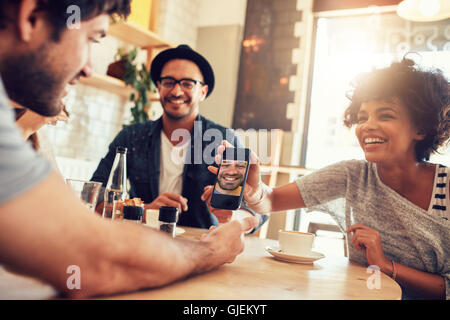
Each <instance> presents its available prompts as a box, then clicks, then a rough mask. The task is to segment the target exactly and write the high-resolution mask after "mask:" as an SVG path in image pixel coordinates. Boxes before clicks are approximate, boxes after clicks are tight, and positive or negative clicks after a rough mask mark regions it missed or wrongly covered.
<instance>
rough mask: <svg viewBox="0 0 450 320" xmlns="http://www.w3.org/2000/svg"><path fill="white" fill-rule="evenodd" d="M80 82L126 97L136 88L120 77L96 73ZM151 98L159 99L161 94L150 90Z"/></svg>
mask: <svg viewBox="0 0 450 320" xmlns="http://www.w3.org/2000/svg"><path fill="white" fill-rule="evenodd" d="M80 83H81V84H84V85H88V86H92V87H95V88H97V89H101V90H106V91H109V92H112V93H116V94H118V95H121V96H123V97H125V98H127V99H128V98H129V97H130V94H131V93H132V92H133V91H134V89H132V88H130V87H127V86H126V85H125V83H124V82H123V81H121V80H119V79H116V78H113V77H110V76H107V75H102V74H98V73H94V74H93V75H92V76H91V77H89V78H84V77H81V78H80ZM149 99H150V100H151V101H159V94H157V93H154V92H150V94H149Z"/></svg>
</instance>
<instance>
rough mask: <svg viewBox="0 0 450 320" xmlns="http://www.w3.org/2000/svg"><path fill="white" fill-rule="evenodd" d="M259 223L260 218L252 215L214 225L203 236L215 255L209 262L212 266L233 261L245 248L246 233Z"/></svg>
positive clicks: (202, 239)
mask: <svg viewBox="0 0 450 320" xmlns="http://www.w3.org/2000/svg"><path fill="white" fill-rule="evenodd" d="M258 223H259V221H258V218H256V217H254V216H251V217H246V218H244V219H241V220H233V221H230V222H228V223H224V224H221V225H220V226H218V227H215V226H212V227H211V228H210V231H209V233H208V234H204V235H203V236H202V238H201V241H202V242H204V243H206V244H207V245H208V246H209V247H210V249H211V251H212V255H213V256H212V258H211V259H210V261H209V262H208V264H209V265H210V267H211V268H213V267H215V266H218V265H221V264H224V263H231V262H233V261H234V259H235V258H236V256H237V255H238V254H240V253H241V252H242V251H243V250H244V233H246V232H248V231H250V230H252V229H254V228H255V227H256V226H257V225H258Z"/></svg>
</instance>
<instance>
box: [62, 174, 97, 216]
mask: <svg viewBox="0 0 450 320" xmlns="http://www.w3.org/2000/svg"><path fill="white" fill-rule="evenodd" d="M66 183H67V184H68V185H69V186H71V187H72V189H73V190H74V191H75V193H76V194H77V195H78V197H79V198H80V199H81V200H82V201H83V203H84V204H85V205H86V207H88V209H89V210H91V211H94V210H95V206H96V205H97V199H98V195H99V194H100V190H101V188H102V183H101V182H96V181H87V180H77V179H66Z"/></svg>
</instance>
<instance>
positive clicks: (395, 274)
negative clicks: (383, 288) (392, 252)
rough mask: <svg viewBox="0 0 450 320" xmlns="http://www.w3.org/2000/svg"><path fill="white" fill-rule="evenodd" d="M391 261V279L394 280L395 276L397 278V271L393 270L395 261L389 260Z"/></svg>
mask: <svg viewBox="0 0 450 320" xmlns="http://www.w3.org/2000/svg"><path fill="white" fill-rule="evenodd" d="M391 262H392V277H391V278H392V279H393V280H394V281H395V278H397V272H396V271H395V262H394V260H392V261H391Z"/></svg>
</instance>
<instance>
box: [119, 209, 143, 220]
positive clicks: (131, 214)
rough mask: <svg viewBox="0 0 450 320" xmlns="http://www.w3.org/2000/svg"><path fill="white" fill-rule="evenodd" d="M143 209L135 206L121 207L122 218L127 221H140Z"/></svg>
mask: <svg viewBox="0 0 450 320" xmlns="http://www.w3.org/2000/svg"><path fill="white" fill-rule="evenodd" d="M143 215H144V208H142V207H135V206H123V218H124V219H127V220H135V221H142V216H143Z"/></svg>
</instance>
